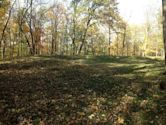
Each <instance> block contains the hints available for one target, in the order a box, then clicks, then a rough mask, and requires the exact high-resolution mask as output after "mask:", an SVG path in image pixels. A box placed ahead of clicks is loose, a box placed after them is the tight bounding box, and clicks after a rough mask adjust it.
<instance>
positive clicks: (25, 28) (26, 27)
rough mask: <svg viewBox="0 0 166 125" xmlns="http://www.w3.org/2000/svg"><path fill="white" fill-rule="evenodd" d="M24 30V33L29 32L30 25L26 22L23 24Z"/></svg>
mask: <svg viewBox="0 0 166 125" xmlns="http://www.w3.org/2000/svg"><path fill="white" fill-rule="evenodd" d="M23 32H24V33H28V32H29V27H28V26H27V25H26V24H24V25H23Z"/></svg>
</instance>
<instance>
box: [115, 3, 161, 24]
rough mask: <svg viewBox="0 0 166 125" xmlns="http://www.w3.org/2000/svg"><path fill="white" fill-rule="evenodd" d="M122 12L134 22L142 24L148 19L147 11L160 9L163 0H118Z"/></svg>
mask: <svg viewBox="0 0 166 125" xmlns="http://www.w3.org/2000/svg"><path fill="white" fill-rule="evenodd" d="M118 2H119V10H120V14H121V15H122V16H123V17H124V18H125V20H126V21H128V22H129V23H132V24H141V23H143V22H145V20H146V13H148V12H147V11H149V10H150V12H154V13H155V12H156V11H158V8H160V7H161V0H118Z"/></svg>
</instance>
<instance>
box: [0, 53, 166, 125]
mask: <svg viewBox="0 0 166 125" xmlns="http://www.w3.org/2000/svg"><path fill="white" fill-rule="evenodd" d="M163 72H164V62H163V61H161V60H157V59H156V60H155V59H150V58H142V57H116V56H114V57H109V56H95V57H94V56H81V57H79V56H74V57H71V56H54V57H53V56H40V57H28V58H24V59H22V60H15V61H14V63H2V64H0V124H3V125H10V124H12V125H17V124H27V125H28V124H30V123H32V124H34V125H41V124H42V123H44V124H46V125H63V124H64V125H66V124H74V125H81V124H88V125H89V124H92V125H93V124H98V125H102V124H103V125H116V124H124V125H159V124H161V125H165V123H166V117H165V116H166V106H165V100H166V94H165V91H161V90H160V89H159V83H160V82H161V81H166V77H165V76H164V75H163V74H162V73H163Z"/></svg>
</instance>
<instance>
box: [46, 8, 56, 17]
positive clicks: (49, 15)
mask: <svg viewBox="0 0 166 125" xmlns="http://www.w3.org/2000/svg"><path fill="white" fill-rule="evenodd" d="M46 15H47V17H48V18H49V19H55V18H56V17H55V15H54V13H53V11H51V10H49V11H48V12H47V14H46Z"/></svg>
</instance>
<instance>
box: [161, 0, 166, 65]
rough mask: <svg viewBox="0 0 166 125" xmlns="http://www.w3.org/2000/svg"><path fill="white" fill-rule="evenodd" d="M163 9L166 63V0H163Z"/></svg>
mask: <svg viewBox="0 0 166 125" xmlns="http://www.w3.org/2000/svg"><path fill="white" fill-rule="evenodd" d="M162 11H163V41H164V50H165V65H166V0H162Z"/></svg>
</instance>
